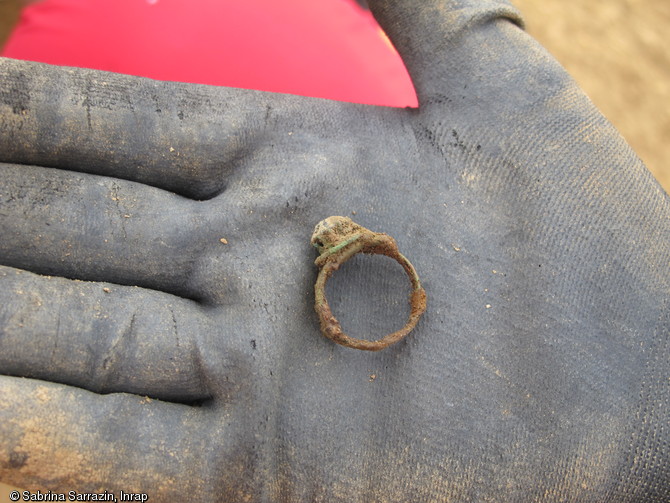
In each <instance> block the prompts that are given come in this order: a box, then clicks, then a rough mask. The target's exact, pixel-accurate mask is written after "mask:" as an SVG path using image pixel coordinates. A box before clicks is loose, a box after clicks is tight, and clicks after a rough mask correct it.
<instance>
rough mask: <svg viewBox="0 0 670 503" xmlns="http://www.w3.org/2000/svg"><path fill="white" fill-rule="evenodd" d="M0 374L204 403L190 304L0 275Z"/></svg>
mask: <svg viewBox="0 0 670 503" xmlns="http://www.w3.org/2000/svg"><path fill="white" fill-rule="evenodd" d="M0 292H2V293H1V294H0V298H2V304H1V305H0V334H1V336H0V373H2V374H5V375H13V376H22V377H34V378H39V379H43V380H46V381H53V382H60V383H65V384H71V385H74V386H77V387H80V388H85V389H88V390H91V391H95V392H98V393H112V392H128V393H136V394H140V395H148V396H151V397H154V398H160V399H163V400H170V401H177V402H193V401H199V400H203V399H207V398H209V396H210V393H209V391H208V389H207V385H206V382H205V379H204V377H203V373H202V368H203V362H202V355H201V353H200V349H199V344H198V342H197V333H198V332H199V331H201V330H202V329H203V323H205V321H204V319H203V317H202V316H200V315H199V312H200V309H199V307H198V306H197V304H195V303H194V302H192V301H188V300H184V299H180V298H177V297H174V296H171V295H168V294H164V293H160V292H154V291H150V290H144V289H141V288H131V287H121V286H118V285H112V284H105V283H89V282H82V281H72V280H67V279H64V278H55V277H44V276H38V275H36V274H32V273H30V272H26V271H20V270H17V269H11V268H8V267H0Z"/></svg>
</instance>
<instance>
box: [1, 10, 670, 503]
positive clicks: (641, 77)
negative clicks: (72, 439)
mask: <svg viewBox="0 0 670 503" xmlns="http://www.w3.org/2000/svg"><path fill="white" fill-rule="evenodd" d="M512 1H513V3H514V4H515V5H516V6H517V7H518V8H519V9H520V10H521V11H522V13H523V15H524V17H525V20H526V29H527V31H528V32H529V33H530V34H531V35H533V36H534V37H535V38H536V39H537V40H539V42H540V43H541V44H542V45H544V47H546V48H547V49H548V50H549V52H551V53H552V54H553V55H554V57H555V58H556V59H557V60H558V61H559V62H560V63H561V64H562V65H563V66H564V67H565V68H566V69H567V70H568V72H569V73H570V74H571V75H572V76H573V77H574V78H575V79H576V80H577V82H578V83H579V84H580V86H581V87H582V88H583V89H584V91H586V93H587V94H588V95H589V97H590V98H591V100H592V101H593V102H594V103H595V104H596V106H597V107H598V108H599V109H600V110H601V111H602V113H603V114H604V115H605V116H606V117H607V118H608V119H609V120H610V121H611V122H612V123H613V124H614V125H615V126H616V127H617V129H618V130H619V131H620V132H621V134H622V135H623V136H624V138H626V140H627V141H628V143H630V144H631V146H632V147H633V149H634V150H635V151H636V152H637V153H638V155H639V156H640V157H641V158H642V160H643V161H644V162H645V163H646V165H647V167H648V168H649V169H650V170H651V171H652V173H653V174H654V176H655V177H656V179H657V180H658V181H659V182H660V183H661V185H662V186H663V187H664V188H665V191H666V192H668V193H670V50H668V42H667V40H668V35H667V31H666V30H668V29H670V2H669V1H668V0H608V1H607V2H584V1H583V0H512ZM20 3H21V2H20V1H19V0H0V45H2V44H3V43H4V41H5V39H6V37H7V35H8V33H9V31H10V30H11V28H12V26H13V25H14V23H15V22H16V20H17V19H18V15H19V8H20V7H19V6H20ZM8 487H9V486H5V485H3V484H1V483H0V503H8V502H9V499H8V496H7V495H8V492H9V489H8Z"/></svg>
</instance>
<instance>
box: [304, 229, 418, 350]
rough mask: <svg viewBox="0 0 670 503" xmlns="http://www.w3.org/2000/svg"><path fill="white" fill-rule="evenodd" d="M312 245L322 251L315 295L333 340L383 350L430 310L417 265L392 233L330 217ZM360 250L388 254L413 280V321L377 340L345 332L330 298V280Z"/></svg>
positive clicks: (321, 319)
mask: <svg viewBox="0 0 670 503" xmlns="http://www.w3.org/2000/svg"><path fill="white" fill-rule="evenodd" d="M311 243H312V245H313V246H314V247H315V248H316V249H317V250H318V252H319V256H318V257H317V259H316V260H315V261H314V263H315V264H316V265H317V266H319V268H320V270H319V275H318V277H317V279H316V284H315V285H314V296H315V304H314V308H315V309H316V312H317V314H318V315H319V322H320V324H321V333H323V335H324V336H326V337H328V338H329V339H331V340H333V341H335V342H337V343H338V344H341V345H342V346H347V347H350V348H355V349H362V350H366V351H379V350H380V349H384V348H386V347H388V346H390V345H391V344H394V343H396V342H398V341H399V340H400V339H402V338H403V337H405V336H406V335H407V334H409V333H410V332H411V331H412V329H413V328H414V327H415V325H416V323H417V322H418V321H419V318H420V317H421V315H422V314H423V312H424V311H425V310H426V291H425V290H424V289H423V287H422V286H421V283H420V282H419V276H418V275H417V273H416V270H415V269H414V266H413V265H412V264H411V263H410V261H409V260H407V258H406V257H405V256H404V255H403V254H401V253H400V252H399V251H398V245H397V244H396V242H395V239H393V238H392V237H391V236H389V235H388V234H383V233H380V232H372V231H371V230H368V229H366V228H365V227H362V226H360V225H358V224H356V223H354V222H353V221H352V220H351V219H350V218H347V217H328V218H326V219H325V220H322V221H321V222H319V223H318V224H317V225H316V228H315V229H314V233H313V234H312V240H311ZM357 253H370V254H378V255H386V256H387V257H391V258H392V259H394V260H396V261H397V262H398V263H399V264H400V265H401V266H402V267H403V269H404V270H405V272H406V273H407V276H409V279H410V281H411V283H412V293H411V294H410V297H409V303H410V308H411V310H410V315H409V320H408V321H407V323H406V324H405V326H404V327H402V328H401V329H400V330H398V331H397V332H393V333H390V334H388V335H386V336H384V337H382V338H381V339H378V340H376V341H366V340H363V339H355V338H353V337H349V336H348V335H347V334H345V333H344V332H343V331H342V327H341V326H340V322H339V321H337V319H336V318H335V316H334V315H333V312H332V311H331V309H330V306H329V305H328V300H327V299H326V281H328V278H330V276H332V274H333V273H334V272H335V271H337V270H338V269H339V267H340V266H341V265H342V264H344V263H345V262H346V261H347V260H349V259H350V258H351V257H353V256H354V255H356V254H357Z"/></svg>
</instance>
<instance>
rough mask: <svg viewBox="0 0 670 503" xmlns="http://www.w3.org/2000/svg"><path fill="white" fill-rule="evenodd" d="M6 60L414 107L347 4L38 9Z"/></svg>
mask: <svg viewBox="0 0 670 503" xmlns="http://www.w3.org/2000/svg"><path fill="white" fill-rule="evenodd" d="M2 55H3V56H7V57H10V58H16V59H25V60H32V61H41V62H44V63H51V64H56V65H65V66H77V67H84V68H96V69H99V70H108V71H113V72H119V73H127V74H131V75H141V76H145V77H151V78H154V79H159V80H175V81H181V82H194V83H201V84H210V85H218V86H230V87H242V88H247V89H259V90H264V91H274V92H281V93H291V94H299V95H304V96H315V97H321V98H330V99H334V100H341V101H351V102H356V103H367V104H373V105H388V106H398V107H404V106H414V107H415V106H417V99H416V94H415V92H414V88H413V86H412V83H411V80H410V78H409V75H408V74H407V71H406V70H405V67H404V65H403V63H402V61H401V59H400V57H399V56H398V54H397V52H396V51H395V49H393V47H392V46H391V44H390V42H389V41H388V39H387V38H386V36H385V35H384V34H383V32H382V30H381V29H380V28H379V26H378V25H377V23H376V22H375V20H374V19H373V17H372V15H371V14H370V13H369V12H368V11H366V10H364V9H361V8H360V7H359V6H358V5H357V4H356V3H355V2H354V1H353V0H290V1H289V0H189V1H184V0H44V1H42V2H39V3H36V4H33V5H31V6H29V7H27V8H25V9H24V11H23V13H22V16H21V20H20V22H19V25H18V27H17V28H16V29H15V31H14V32H13V34H12V36H11V37H10V39H9V41H8V42H7V44H6V45H5V47H4V49H3V51H2Z"/></svg>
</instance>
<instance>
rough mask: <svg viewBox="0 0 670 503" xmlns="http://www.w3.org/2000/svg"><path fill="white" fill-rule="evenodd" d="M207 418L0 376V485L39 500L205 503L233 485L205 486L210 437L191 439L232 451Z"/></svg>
mask: <svg viewBox="0 0 670 503" xmlns="http://www.w3.org/2000/svg"><path fill="white" fill-rule="evenodd" d="M210 412H212V410H211V409H209V408H207V407H191V406H186V405H180V404H169V403H165V402H160V401H156V400H151V399H149V398H143V397H137V396H133V395H125V394H114V395H106V396H101V395H97V394H95V393H91V392H88V391H85V390H80V389H76V388H72V387H68V386H62V385H58V384H52V383H44V382H41V381H36V380H31V379H17V378H13V377H4V376H0V480H3V481H4V482H7V483H11V484H13V485H16V486H18V487H22V488H24V489H28V490H30V489H32V490H37V489H39V490H40V491H42V492H45V491H47V490H51V491H54V492H65V494H67V492H68V491H77V492H78V493H84V492H90V493H100V492H102V491H103V490H107V491H109V492H113V493H115V495H116V497H117V499H118V498H119V495H120V491H122V490H123V491H124V492H126V493H129V492H132V493H146V494H147V495H148V496H149V501H204V500H205V497H204V496H205V493H206V492H207V491H210V490H211V489H212V488H214V487H218V484H219V483H225V482H232V487H235V485H239V481H238V482H235V481H231V480H227V479H229V478H231V475H230V474H226V473H225V471H224V472H223V476H222V477H221V478H222V479H223V480H222V481H221V482H219V481H216V480H212V473H213V472H214V471H215V468H218V467H219V465H220V463H218V462H213V461H212V460H211V459H210V458H209V456H208V455H207V452H208V447H209V443H210V442H211V437H210V435H209V434H208V435H202V434H198V433H197V432H198V431H202V430H203V429H204V430H206V431H208V432H209V433H210V434H211V435H213V436H215V437H216V438H217V442H221V451H222V452H226V449H229V448H230V450H232V449H233V447H231V446H230V445H229V444H230V440H229V438H230V436H228V437H227V436H226V434H227V433H228V432H223V431H222V430H223V428H225V426H226V424H225V423H226V421H225V420H224V421H222V420H221V418H220V417H219V418H215V417H214V414H211V413H210ZM214 419H217V421H218V422H216V421H214ZM235 420H239V418H235ZM224 468H225V467H224ZM177 481H178V482H177Z"/></svg>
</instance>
